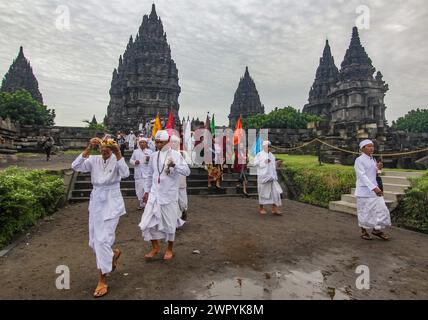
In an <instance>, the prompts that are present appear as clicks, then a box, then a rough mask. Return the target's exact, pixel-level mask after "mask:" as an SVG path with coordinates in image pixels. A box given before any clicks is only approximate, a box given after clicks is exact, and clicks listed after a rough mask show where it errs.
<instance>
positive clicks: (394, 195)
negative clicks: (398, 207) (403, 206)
mask: <svg viewBox="0 0 428 320" xmlns="http://www.w3.org/2000/svg"><path fill="white" fill-rule="evenodd" d="M351 194H352V195H355V188H352V191H351ZM383 194H384V198H385V200H391V201H397V200H398V199H397V197H399V196H401V195H403V194H404V193H403V192H392V191H384V192H383Z"/></svg>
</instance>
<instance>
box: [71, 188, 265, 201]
mask: <svg viewBox="0 0 428 320" xmlns="http://www.w3.org/2000/svg"><path fill="white" fill-rule="evenodd" d="M120 190H121V192H122V196H123V197H136V193H135V189H134V188H121V189H120ZM91 192H92V189H90V188H88V189H75V190H73V191H72V192H71V199H76V198H79V199H80V198H88V199H89V196H90V194H91ZM247 192H248V193H249V194H257V187H248V188H247ZM187 194H188V195H242V194H243V193H242V189H238V188H236V187H225V188H223V190H217V189H216V188H214V187H213V188H210V189H208V188H200V187H188V188H187Z"/></svg>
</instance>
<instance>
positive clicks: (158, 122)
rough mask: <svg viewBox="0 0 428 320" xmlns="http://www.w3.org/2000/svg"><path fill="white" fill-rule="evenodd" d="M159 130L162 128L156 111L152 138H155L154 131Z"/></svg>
mask: <svg viewBox="0 0 428 320" xmlns="http://www.w3.org/2000/svg"><path fill="white" fill-rule="evenodd" d="M159 130H162V125H161V121H160V118H159V113H158V114H157V115H156V120H155V125H154V126H153V129H152V138H153V139H155V137H156V132H158V131H159Z"/></svg>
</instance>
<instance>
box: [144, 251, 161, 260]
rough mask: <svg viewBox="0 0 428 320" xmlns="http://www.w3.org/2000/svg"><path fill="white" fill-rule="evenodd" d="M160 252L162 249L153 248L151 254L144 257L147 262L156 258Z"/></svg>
mask: <svg viewBox="0 0 428 320" xmlns="http://www.w3.org/2000/svg"><path fill="white" fill-rule="evenodd" d="M159 252H160V249H159V248H153V249H152V250H150V252H149V253H148V254H146V255H145V256H144V258H145V259H146V260H150V259H153V258H154V257H155V255H157V254H158V253H159Z"/></svg>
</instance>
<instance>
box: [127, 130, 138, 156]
mask: <svg viewBox="0 0 428 320" xmlns="http://www.w3.org/2000/svg"><path fill="white" fill-rule="evenodd" d="M126 142H127V143H128V150H130V151H134V149H135V143H136V142H137V137H136V135H135V134H134V132H133V131H131V132H130V133H129V134H128V136H127V137H126Z"/></svg>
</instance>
